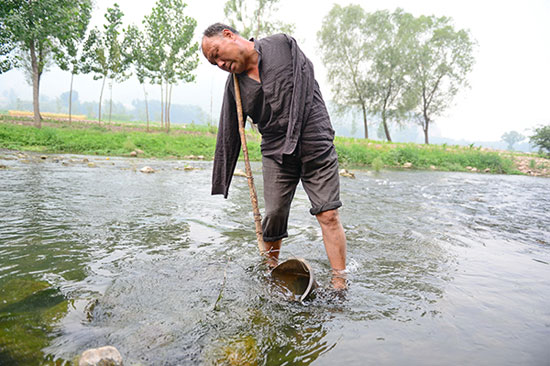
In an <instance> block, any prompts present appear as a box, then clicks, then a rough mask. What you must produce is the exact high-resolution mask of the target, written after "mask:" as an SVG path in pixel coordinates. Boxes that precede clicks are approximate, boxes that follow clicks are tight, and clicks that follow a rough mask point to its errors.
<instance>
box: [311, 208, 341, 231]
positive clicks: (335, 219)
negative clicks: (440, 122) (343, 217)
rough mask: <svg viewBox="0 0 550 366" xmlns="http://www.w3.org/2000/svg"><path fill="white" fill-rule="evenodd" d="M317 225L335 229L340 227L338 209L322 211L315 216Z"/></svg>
mask: <svg viewBox="0 0 550 366" xmlns="http://www.w3.org/2000/svg"><path fill="white" fill-rule="evenodd" d="M315 216H316V217H317V220H318V221H319V223H320V224H321V225H323V226H326V227H337V226H339V225H340V216H339V215H338V209H334V210H328V211H323V212H320V213H318V214H317V215H315Z"/></svg>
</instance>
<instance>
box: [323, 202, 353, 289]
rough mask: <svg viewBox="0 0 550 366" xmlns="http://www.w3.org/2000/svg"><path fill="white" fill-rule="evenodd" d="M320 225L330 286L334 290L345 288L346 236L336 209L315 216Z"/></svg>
mask: <svg viewBox="0 0 550 366" xmlns="http://www.w3.org/2000/svg"><path fill="white" fill-rule="evenodd" d="M316 217H317V221H319V224H320V225H321V231H322V232H323V241H324V243H325V250H326V252H327V256H328V260H329V262H330V265H331V266H332V286H333V287H334V288H335V289H345V288H346V278H345V270H346V246H347V245H346V235H345V233H344V228H343V227H342V224H341V223H340V215H339V214H338V209H335V210H329V211H324V212H321V213H319V214H317V215H316Z"/></svg>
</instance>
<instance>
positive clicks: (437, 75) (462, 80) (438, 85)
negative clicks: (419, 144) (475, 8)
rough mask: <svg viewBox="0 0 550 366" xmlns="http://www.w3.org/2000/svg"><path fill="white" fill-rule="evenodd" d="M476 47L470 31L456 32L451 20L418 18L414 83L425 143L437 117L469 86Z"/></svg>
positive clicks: (419, 121)
mask: <svg viewBox="0 0 550 366" xmlns="http://www.w3.org/2000/svg"><path fill="white" fill-rule="evenodd" d="M474 46H475V42H474V41H473V39H472V37H471V36H470V34H469V32H468V31H466V30H464V29H460V30H455V29H454V27H453V26H452V23H451V19H450V18H448V17H440V18H437V17H435V16H420V17H419V18H417V19H415V27H414V44H413V47H412V51H413V52H412V58H411V60H412V62H413V68H412V73H411V80H412V83H413V93H414V96H413V97H414V98H415V99H416V100H417V104H416V108H415V117H416V121H417V123H418V124H419V125H420V126H421V127H422V130H423V132H424V141H425V143H426V144H428V143H429V139H428V130H429V127H430V124H431V123H433V121H434V119H435V117H437V116H440V115H441V114H442V113H443V112H444V111H445V110H446V109H447V108H448V107H449V106H450V105H451V103H452V101H453V99H454V97H455V96H456V94H457V93H458V91H459V90H460V88H461V87H465V86H468V83H467V79H466V77H467V75H468V73H469V72H470V71H471V70H472V67H473V64H474V56H473V49H474Z"/></svg>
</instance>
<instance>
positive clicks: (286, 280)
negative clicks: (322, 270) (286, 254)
mask: <svg viewBox="0 0 550 366" xmlns="http://www.w3.org/2000/svg"><path fill="white" fill-rule="evenodd" d="M271 277H272V278H273V280H274V283H275V286H276V287H277V288H278V289H279V290H280V291H281V292H283V293H284V294H285V295H288V297H289V298H290V299H291V300H293V301H300V302H302V301H304V300H305V299H307V298H308V296H310V295H311V293H312V292H313V290H314V289H315V288H317V283H316V282H315V278H314V276H313V271H312V270H311V267H310V265H309V264H308V263H307V262H306V261H305V260H304V259H302V258H291V259H288V260H286V261H284V262H282V263H280V264H279V265H277V267H275V268H273V270H272V271H271Z"/></svg>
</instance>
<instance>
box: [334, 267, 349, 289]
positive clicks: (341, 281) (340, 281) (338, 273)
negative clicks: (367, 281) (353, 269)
mask: <svg viewBox="0 0 550 366" xmlns="http://www.w3.org/2000/svg"><path fill="white" fill-rule="evenodd" d="M332 287H333V288H334V289H335V290H347V288H348V284H347V281H346V270H345V269H340V270H339V269H333V270H332Z"/></svg>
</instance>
